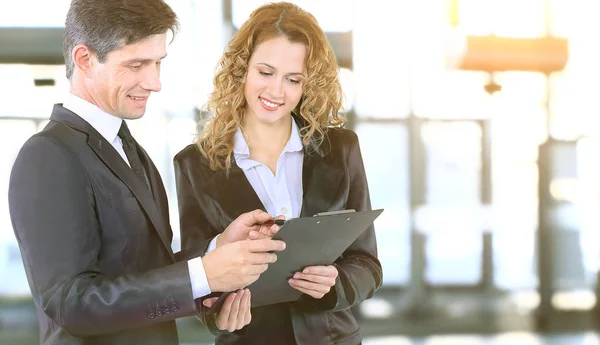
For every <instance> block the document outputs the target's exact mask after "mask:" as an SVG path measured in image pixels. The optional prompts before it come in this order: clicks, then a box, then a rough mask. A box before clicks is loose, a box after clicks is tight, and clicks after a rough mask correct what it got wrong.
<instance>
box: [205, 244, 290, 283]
mask: <svg viewBox="0 0 600 345" xmlns="http://www.w3.org/2000/svg"><path fill="white" fill-rule="evenodd" d="M284 249H285V243H284V242H283V241H276V240H271V239H259V240H254V241H251V240H245V241H238V242H235V243H228V244H225V245H223V246H221V247H219V248H217V249H215V250H213V251H211V252H209V253H207V254H206V255H204V257H203V258H202V264H203V265H204V271H205V273H206V278H207V279H208V286H209V287H210V291H213V292H215V291H221V292H227V291H233V290H237V289H241V288H244V287H246V286H248V285H250V284H252V283H254V282H255V281H256V280H257V279H258V277H260V274H261V273H263V272H264V271H266V270H267V268H268V266H269V264H271V263H273V262H275V261H277V255H276V254H275V253H271V252H279V251H282V250H284Z"/></svg>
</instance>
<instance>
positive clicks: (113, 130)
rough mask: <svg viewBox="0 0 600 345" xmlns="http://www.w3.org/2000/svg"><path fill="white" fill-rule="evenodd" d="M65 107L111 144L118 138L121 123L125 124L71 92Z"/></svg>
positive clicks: (64, 104)
mask: <svg viewBox="0 0 600 345" xmlns="http://www.w3.org/2000/svg"><path fill="white" fill-rule="evenodd" d="M63 107H64V108H67V109H69V110H70V111H72V112H74V113H75V114H77V115H79V117H81V118H82V119H84V120H85V121H86V122H87V123H89V124H90V125H91V126H92V127H94V129H95V130H97V131H98V133H100V135H102V136H103V137H104V139H106V141H108V142H109V143H112V142H114V141H115V139H116V138H117V134H118V133H119V129H120V128H121V123H122V122H123V119H121V118H120V117H117V116H114V115H111V114H109V113H107V112H105V111H104V110H102V109H100V108H99V107H98V106H96V105H94V104H92V103H90V102H88V101H86V100H84V99H83V98H80V97H77V96H75V95H74V94H72V93H70V92H69V93H67V96H66V98H65V101H64V102H63Z"/></svg>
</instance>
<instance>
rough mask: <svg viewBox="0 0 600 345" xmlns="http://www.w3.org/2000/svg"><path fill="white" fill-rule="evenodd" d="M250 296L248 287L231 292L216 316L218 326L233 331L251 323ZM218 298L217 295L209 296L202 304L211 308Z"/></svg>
mask: <svg viewBox="0 0 600 345" xmlns="http://www.w3.org/2000/svg"><path fill="white" fill-rule="evenodd" d="M250 297H251V294H250V290H248V289H240V290H238V291H236V292H234V293H231V294H229V295H228V296H227V297H226V298H225V302H223V306H222V307H221V310H220V311H219V314H218V315H217V316H216V325H217V328H218V329H220V330H222V331H224V330H227V331H229V332H233V331H237V330H238V329H242V328H244V326H246V325H247V324H249V323H250V321H251V320H252V315H251V314H250V308H251V303H250ZM216 300H217V297H212V298H207V299H205V300H204V301H203V302H202V304H204V306H205V307H207V308H210V307H212V305H213V304H214V303H215V301H216Z"/></svg>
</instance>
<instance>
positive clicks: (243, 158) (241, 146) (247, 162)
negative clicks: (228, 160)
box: [233, 119, 303, 170]
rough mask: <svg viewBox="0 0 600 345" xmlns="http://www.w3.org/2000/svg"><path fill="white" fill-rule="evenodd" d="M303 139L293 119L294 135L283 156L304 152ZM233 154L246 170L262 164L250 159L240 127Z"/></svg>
mask: <svg viewBox="0 0 600 345" xmlns="http://www.w3.org/2000/svg"><path fill="white" fill-rule="evenodd" d="M302 149H303V146H302V139H301V138H300V131H299V129H298V125H297V124H296V121H294V120H293V119H292V133H291V135H290V139H289V140H288V142H287V143H286V144H285V147H284V148H283V151H282V154H284V153H286V152H298V151H302ZM233 154H234V157H235V159H236V163H237V164H238V166H239V167H240V168H242V169H244V170H247V169H250V168H253V167H255V166H257V165H259V164H260V163H258V162H256V161H254V160H252V159H250V148H249V147H248V143H247V142H246V138H244V135H243V134H242V129H241V128H240V127H239V126H238V128H237V130H236V132H235V134H234V136H233Z"/></svg>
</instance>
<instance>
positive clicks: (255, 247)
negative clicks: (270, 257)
mask: <svg viewBox="0 0 600 345" xmlns="http://www.w3.org/2000/svg"><path fill="white" fill-rule="evenodd" d="M246 245H247V248H248V250H249V251H250V252H252V253H260V252H280V251H282V250H284V249H285V242H283V241H279V240H271V239H267V238H265V239H259V240H255V241H247V242H246Z"/></svg>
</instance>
